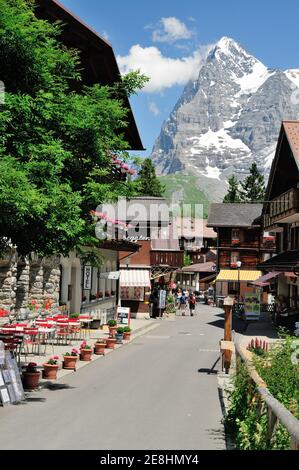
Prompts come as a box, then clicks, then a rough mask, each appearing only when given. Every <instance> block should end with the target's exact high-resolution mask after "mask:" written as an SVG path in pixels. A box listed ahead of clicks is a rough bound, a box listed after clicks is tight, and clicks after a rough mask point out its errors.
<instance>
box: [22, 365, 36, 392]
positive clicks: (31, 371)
mask: <svg viewBox="0 0 299 470" xmlns="http://www.w3.org/2000/svg"><path fill="white" fill-rule="evenodd" d="M22 379H23V380H22V381H23V386H24V389H25V390H36V389H37V387H38V384H39V379H40V372H39V371H38V370H37V364H36V363H35V362H30V363H29V364H28V366H27V367H26V370H25V371H24V372H23V374H22Z"/></svg>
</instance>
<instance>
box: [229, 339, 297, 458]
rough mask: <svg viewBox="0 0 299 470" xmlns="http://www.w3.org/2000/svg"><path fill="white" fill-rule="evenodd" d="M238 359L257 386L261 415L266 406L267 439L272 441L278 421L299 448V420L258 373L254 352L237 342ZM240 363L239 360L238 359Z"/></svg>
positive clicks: (295, 448)
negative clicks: (275, 396) (270, 390)
mask: <svg viewBox="0 0 299 470" xmlns="http://www.w3.org/2000/svg"><path fill="white" fill-rule="evenodd" d="M235 349H236V359H239V360H241V361H243V362H244V363H245V364H246V367H247V369H248V372H249V374H250V377H251V379H252V380H253V382H254V383H255V384H256V386H257V392H258V394H259V397H260V407H259V413H260V415H261V414H262V413H263V412H264V410H265V407H266V410H267V415H268V427H267V441H268V442H269V443H270V442H271V438H272V436H273V435H274V433H275V429H276V426H277V424H278V423H280V424H281V425H282V426H284V428H285V429H286V430H287V431H288V433H289V434H290V436H291V449H292V450H299V421H298V419H296V418H295V416H294V415H292V413H291V412H290V411H289V410H287V409H286V408H285V407H284V406H283V405H282V404H281V403H280V402H279V401H278V400H277V399H276V398H274V397H273V395H271V393H270V392H269V390H268V388H267V385H266V384H265V382H264V381H263V380H262V378H261V377H260V376H259V375H258V373H257V371H256V370H255V368H254V366H253V364H252V353H250V351H248V350H246V349H245V348H244V347H242V346H241V345H240V344H238V343H236V344H235ZM237 364H238V360H237Z"/></svg>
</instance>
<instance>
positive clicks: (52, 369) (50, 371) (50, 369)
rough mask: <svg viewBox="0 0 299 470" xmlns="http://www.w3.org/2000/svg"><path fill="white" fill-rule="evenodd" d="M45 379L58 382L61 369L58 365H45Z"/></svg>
mask: <svg viewBox="0 0 299 470" xmlns="http://www.w3.org/2000/svg"><path fill="white" fill-rule="evenodd" d="M43 368H44V370H43V379H49V380H56V379H57V372H58V369H59V365H58V364H43Z"/></svg>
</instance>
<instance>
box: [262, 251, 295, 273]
mask: <svg viewBox="0 0 299 470" xmlns="http://www.w3.org/2000/svg"><path fill="white" fill-rule="evenodd" d="M258 267H259V268H260V269H262V270H263V271H280V272H285V271H286V272H294V271H295V272H297V271H299V250H291V251H285V252H284V253H280V254H279V255H276V256H273V257H272V258H270V259H268V260H267V261H264V262H263V263H261V264H259V265H258Z"/></svg>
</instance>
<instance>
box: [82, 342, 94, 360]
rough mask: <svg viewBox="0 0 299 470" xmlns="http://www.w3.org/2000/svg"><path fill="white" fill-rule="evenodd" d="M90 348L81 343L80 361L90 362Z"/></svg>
mask: <svg viewBox="0 0 299 470" xmlns="http://www.w3.org/2000/svg"><path fill="white" fill-rule="evenodd" d="M91 356H92V347H91V346H89V344H87V343H86V341H83V343H81V346H80V361H84V362H89V361H91Z"/></svg>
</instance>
